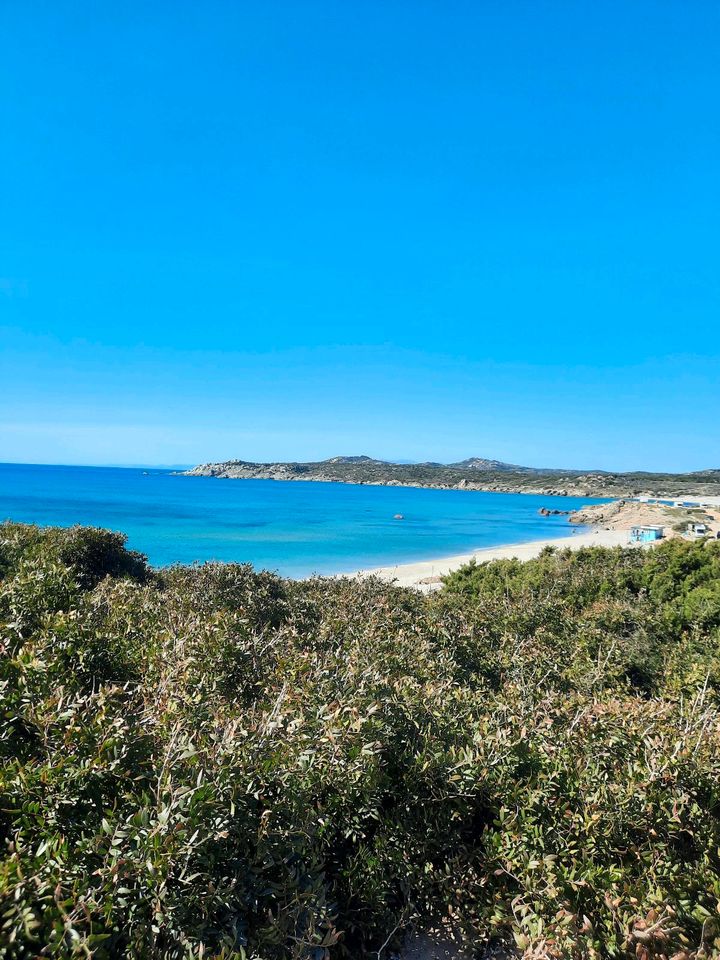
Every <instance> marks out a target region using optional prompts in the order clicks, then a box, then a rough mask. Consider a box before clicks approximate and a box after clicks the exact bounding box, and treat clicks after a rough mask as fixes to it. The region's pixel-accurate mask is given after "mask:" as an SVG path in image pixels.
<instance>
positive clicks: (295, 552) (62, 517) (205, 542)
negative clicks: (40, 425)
mask: <svg viewBox="0 0 720 960" xmlns="http://www.w3.org/2000/svg"><path fill="white" fill-rule="evenodd" d="M600 502H601V501H600V500H597V499H595V500H593V499H583V498H579V497H546V496H535V495H529V494H511V493H479V492H475V491H464V490H427V489H421V488H414V487H370V486H363V485H357V484H344V483H313V482H305V481H303V482H297V481H295V482H293V481H275V480H216V479H212V478H209V477H182V476H174V475H173V474H172V473H171V472H170V471H168V470H153V469H148V470H147V471H143V470H141V469H137V470H136V469H119V468H107V467H54V466H52V467H51V466H29V465H18V464H0V519H8V520H18V521H23V522H26V523H39V524H43V525H60V526H71V525H72V524H76V523H80V524H87V525H92V526H100V527H108V528H109V529H111V530H120V531H122V532H123V533H125V534H127V536H128V546H129V547H131V548H133V549H135V550H140V551H142V553H144V554H146V555H147V557H148V559H149V561H150V563H152V564H153V565H156V566H164V565H166V564H170V563H192V562H194V561H199V560H200V561H201V560H230V561H237V562H246V561H247V562H250V563H252V564H253V565H254V566H256V567H258V568H265V569H269V570H277V571H279V572H280V573H281V574H284V575H286V576H290V577H302V576H307V575H309V574H311V573H325V574H327V573H340V572H350V571H353V570H358V569H361V568H364V567H376V566H385V565H390V564H395V563H404V562H405V563H406V562H408V561H413V560H430V559H434V558H439V557H444V556H452V555H453V554H459V553H469V552H470V551H472V550H474V549H477V548H480V547H489V546H496V545H498V544H505V543H520V542H523V541H526V540H541V539H544V538H546V537H561V536H563V535H564V534H567V535H568V536H569V535H571V534H572V531H573V528H572V527H571V526H570V525H569V524H568V522H567V519H566V517H541V516H539V515H538V509H539V508H540V507H548V508H551V509H552V508H554V507H557V508H559V509H561V510H569V509H575V508H577V507H580V506H582V505H583V504H587V503H600ZM398 513H399V514H402V515H403V517H404V519H403V520H394V519H393V517H394V515H395V514H398Z"/></svg>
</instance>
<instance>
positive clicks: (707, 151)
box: [0, 0, 720, 470]
mask: <svg viewBox="0 0 720 960" xmlns="http://www.w3.org/2000/svg"><path fill="white" fill-rule="evenodd" d="M719 95H720V6H718V5H717V4H716V3H714V2H713V3H710V2H707V3H704V2H689V3H688V2H666V0H663V2H660V0H656V2H652V3H650V2H642V0H636V2H634V3H631V4H628V3H613V2H610V3H603V4H597V3H590V2H587V3H584V2H570V0H567V2H562V3H561V2H556V3H547V2H529V0H528V2H514V0H502V2H500V0H498V2H477V0H475V2H472V3H470V2H467V3H465V2H451V3H447V2H440V0H436V2H428V0H425V2H423V0H413V2H410V0H403V2H400V0H382V2H379V0H366V2H363V3H349V2H338V0H333V2H330V0H327V2H307V0H292V2H284V0H282V2H281V0H270V2H267V3H258V2H254V3H249V2H241V0H224V2H220V0H206V2H204V3H202V4H199V3H196V2H184V0H173V2H172V3H170V2H167V3H164V2H160V0H158V2H156V3H152V4H141V3H135V2H132V0H130V2H123V3H119V2H112V0H105V2H103V3H100V4H98V3H91V2H87V3H85V2H63V0H53V2H40V0H5V2H4V3H3V4H2V7H1V8H0V97H1V99H0V109H1V110H2V117H1V118H0V120H1V122H0V183H1V184H2V203H1V204H0V460H7V461H29V462H62V463H98V464H102V463H114V464H123V463H127V464H130V463H133V464H137V463H148V464H150V463H157V464H163V463H192V462H197V461H202V460H208V459H226V458H229V457H241V458H245V459H313V458H322V457H324V456H330V455H334V454H338V453H345V454H349V453H369V454H372V455H375V456H380V457H388V458H395V457H397V458H404V459H417V460H423V459H433V460H454V459H458V458H461V457H465V456H468V455H479V456H490V457H497V458H499V459H505V460H510V461H513V462H520V463H528V464H532V465H538V466H544V465H548V466H555V465H557V466H578V467H595V466H596V467H605V468H616V469H670V470H695V469H700V468H703V467H707V466H720V430H718V424H719V423H720V322H719V320H720V309H719V308H720V271H719V269H718V268H719V267H720V263H719V259H720V257H719V252H720V245H719V244H718V223H720V177H718V169H720V111H718V107H717V105H718V98H719Z"/></svg>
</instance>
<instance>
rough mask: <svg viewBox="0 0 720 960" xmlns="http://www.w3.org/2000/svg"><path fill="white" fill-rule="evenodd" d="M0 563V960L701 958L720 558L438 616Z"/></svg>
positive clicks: (719, 771)
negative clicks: (408, 930) (439, 940)
mask: <svg viewBox="0 0 720 960" xmlns="http://www.w3.org/2000/svg"><path fill="white" fill-rule="evenodd" d="M123 544H124V540H123V539H122V537H120V536H119V535H115V534H106V533H104V532H102V531H85V532H84V531H81V530H77V529H75V530H69V531H67V530H65V531H62V530H38V529H36V528H32V527H22V526H18V525H6V526H4V527H3V528H2V534H0V642H1V643H2V659H0V724H1V725H0V841H2V843H3V847H2V850H3V853H2V856H1V858H0V957H6V958H18V960H19V958H31V957H37V956H51V957H52V956H54V957H57V958H60V957H62V958H64V957H70V956H85V957H87V956H93V957H97V958H98V960H102V958H108V960H110V958H116V957H126V958H137V960H140V958H145V957H160V958H168V960H175V958H177V960H180V958H189V957H197V958H201V957H218V958H220V957H223V958H255V960H280V958H297V960H301V958H302V960H332V958H343V957H345V958H360V957H363V956H367V957H375V958H376V960H387V957H388V952H387V951H388V949H389V946H390V945H391V944H392V943H393V942H394V940H397V937H398V936H399V935H400V933H401V932H402V930H403V929H404V927H405V926H407V925H408V924H409V923H411V922H414V921H420V922H430V921H433V922H441V921H442V918H452V920H453V922H455V923H456V924H459V925H460V926H461V927H463V928H464V929H465V930H466V932H467V934H468V936H469V937H470V938H471V939H472V940H473V941H474V942H476V943H477V944H481V943H483V942H485V941H486V940H489V939H492V938H496V937H500V938H501V939H509V941H510V942H511V943H513V944H514V945H515V946H516V947H517V949H518V951H519V952H520V954H523V953H524V954H525V955H526V956H527V958H528V960H530V958H535V960H538V958H542V957H547V958H551V957H556V958H565V957H572V958H576V960H585V958H605V957H638V956H639V957H644V958H646V960H650V958H654V960H669V958H671V957H674V958H676V960H680V958H682V957H684V958H686V960H687V958H698V960H699V958H701V957H705V958H709V957H711V956H717V955H718V953H719V952H720V940H718V935H719V931H718V920H719V919H720V913H718V904H719V903H720V856H719V854H718V850H720V735H719V732H718V731H719V729H720V728H719V725H718V718H719V714H718V706H719V700H718V697H719V694H720V644H719V642H718V641H719V639H720V625H719V624H718V602H717V601H718V588H719V585H720V553H719V552H718V551H719V550H720V544H715V543H691V544H685V543H682V544H676V543H667V544H664V545H662V546H660V547H658V548H657V549H655V550H653V551H650V552H645V551H630V550H628V551H622V550H601V549H593V550H583V551H578V552H577V553H574V554H573V553H569V552H567V553H558V552H552V551H546V552H545V553H543V555H542V556H541V557H539V558H538V559H537V560H536V561H531V562H529V563H527V564H519V563H517V562H513V561H502V562H498V563H495V564H490V565H483V566H470V567H467V568H465V569H463V570H461V571H459V572H458V573H457V574H454V575H453V576H452V577H450V578H448V580H447V585H446V588H445V590H444V591H442V592H441V593H440V594H439V595H437V596H435V597H423V596H421V595H419V594H416V593H413V592H410V591H405V590H401V589H399V588H395V587H392V586H388V585H386V584H384V583H381V582H380V581H377V580H366V581H362V582H360V581H355V580H350V579H334V580H324V579H315V580H310V581H306V582H302V583H292V582H289V581H283V580H281V579H280V578H278V577H275V576H272V575H270V574H265V573H255V572H254V571H253V570H252V569H251V568H249V567H247V566H242V565H221V564H207V565H203V566H197V567H189V568H182V567H176V568H173V569H171V570H167V571H162V572H159V573H155V572H153V571H151V570H150V569H149V568H148V567H147V566H146V565H145V564H144V562H143V561H142V559H141V558H139V557H138V556H137V555H133V554H131V553H127V552H126V551H125V550H124V546H123Z"/></svg>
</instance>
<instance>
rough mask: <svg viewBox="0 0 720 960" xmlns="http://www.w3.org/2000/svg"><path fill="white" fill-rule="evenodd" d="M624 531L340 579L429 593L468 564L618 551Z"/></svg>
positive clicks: (593, 531)
mask: <svg viewBox="0 0 720 960" xmlns="http://www.w3.org/2000/svg"><path fill="white" fill-rule="evenodd" d="M628 541H629V532H628V530H601V529H599V528H591V529H590V530H584V531H580V530H578V531H577V532H575V533H572V534H570V535H569V536H565V537H555V538H553V539H546V540H530V541H527V542H525V543H511V544H504V545H500V546H496V547H483V548H481V549H480V550H476V551H474V552H473V553H465V554H459V555H457V556H453V557H439V558H437V559H435V560H419V561H416V562H414V563H399V564H396V565H395V566H389V567H375V568H374V569H368V570H357V571H355V572H354V573H351V574H342V576H351V577H352V576H354V577H379V578H380V579H381V580H386V581H388V582H390V583H395V584H397V586H401V587H414V588H415V589H417V590H421V591H422V592H424V593H430V592H432V591H433V590H437V589H439V588H440V586H441V581H440V578H441V577H444V576H446V575H447V574H448V573H452V572H453V571H455V570H457V569H458V568H459V567H461V566H463V565H464V564H466V563H470V561H471V560H475V561H476V562H477V563H487V562H488V561H490V560H508V559H511V558H513V557H514V558H517V559H518V560H532V559H533V558H534V557H537V556H538V554H539V553H540V552H541V551H542V550H544V549H545V547H556V548H557V549H560V550H562V549H570V550H579V549H581V548H582V547H621V546H629V545H630V544H629V542H628Z"/></svg>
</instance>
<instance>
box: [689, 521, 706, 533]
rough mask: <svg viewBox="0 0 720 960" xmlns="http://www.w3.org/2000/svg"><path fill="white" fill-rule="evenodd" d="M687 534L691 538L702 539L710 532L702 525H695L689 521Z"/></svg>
mask: <svg viewBox="0 0 720 960" xmlns="http://www.w3.org/2000/svg"><path fill="white" fill-rule="evenodd" d="M687 532H688V534H689V535H690V536H691V537H704V536H705V535H706V534H707V533H709V532H710V531H709V530H708V528H707V525H706V524H704V523H695V522H694V521H691V522H690V523H688V525H687Z"/></svg>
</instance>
